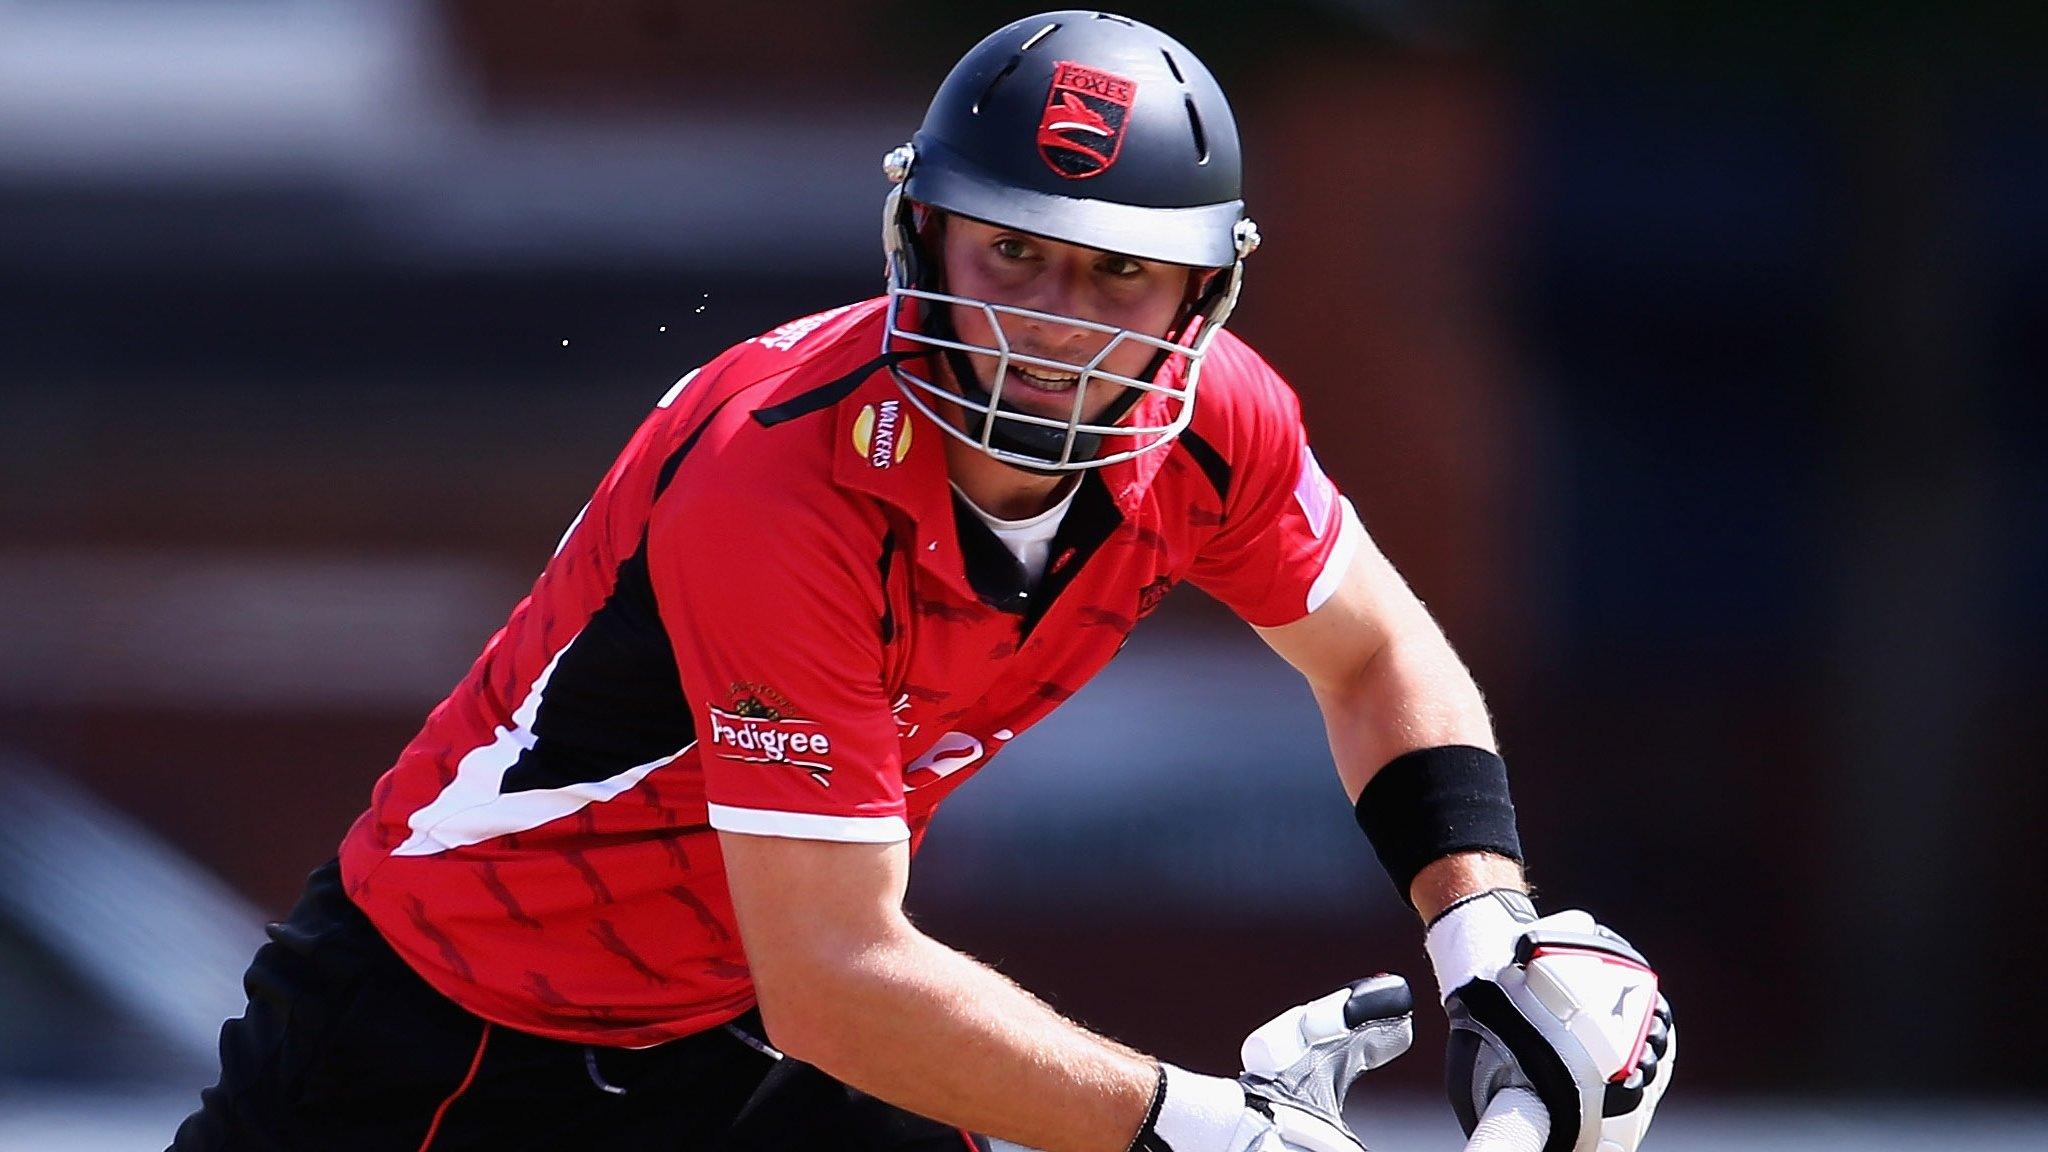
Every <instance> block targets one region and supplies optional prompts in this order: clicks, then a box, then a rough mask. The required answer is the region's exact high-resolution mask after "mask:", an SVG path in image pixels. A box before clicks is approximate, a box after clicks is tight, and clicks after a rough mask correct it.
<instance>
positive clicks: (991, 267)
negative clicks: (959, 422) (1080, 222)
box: [943, 216, 1195, 423]
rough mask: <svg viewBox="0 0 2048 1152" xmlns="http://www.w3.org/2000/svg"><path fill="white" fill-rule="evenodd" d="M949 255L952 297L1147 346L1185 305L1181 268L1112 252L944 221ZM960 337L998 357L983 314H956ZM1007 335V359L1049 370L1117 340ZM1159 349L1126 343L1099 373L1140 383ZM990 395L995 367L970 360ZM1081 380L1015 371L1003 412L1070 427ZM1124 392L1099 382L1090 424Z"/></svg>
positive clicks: (1041, 329) (1066, 333) (1011, 326)
mask: <svg viewBox="0 0 2048 1152" xmlns="http://www.w3.org/2000/svg"><path fill="white" fill-rule="evenodd" d="M944 226H945V243H944V245H943V249H944V253H945V258H944V264H945V270H946V290H947V291H948V292H950V293H952V294H953V295H956V296H965V297H969V298H971V299H975V300H986V301H988V302H989V303H991V304H1006V305H1009V306H1011V307H1015V308H1029V309H1031V310H1033V311H1036V312H1050V313H1053V314H1056V315H1060V316H1072V317H1075V318H1077V319H1081V320H1092V321H1094V322H1096V323H1098V324H1107V325H1110V326H1112V327H1116V328H1127V329H1129V330H1131V331H1133V332H1136V333H1138V334H1140V335H1145V336H1161V337H1163V336H1165V335H1166V334H1167V329H1168V328H1169V326H1171V325H1172V324H1173V322H1174V320H1175V319H1176V318H1177V317H1178V315H1179V313H1180V308H1181V304H1182V302H1183V301H1184V300H1185V299H1186V298H1187V291H1188V284H1189V276H1190V275H1191V274H1192V273H1193V272H1194V271H1195V270H1193V269H1190V268H1188V267H1186V266H1184V265H1180V264H1166V263H1161V262H1159V261H1154V260H1138V259H1134V258H1132V257H1129V256H1121V255H1118V254H1116V253H1114V252H1103V251H1100V250H1097V249H1094V248H1083V247H1081V246H1080V245H1078V244H1067V243H1063V242H1061V241H1058V240H1048V239H1046V238H1045V237H1043V236H1034V235H1032V234H1031V233H1029V232H1019V231H1017V230H1016V229H1014V228H999V227H997V226H995V225H993V224H983V223H981V222H980V221H978V220H969V219H967V218H965V217H961V216H952V217H948V218H947V219H946V220H945V225H944ZM951 308H952V316H953V328H954V331H956V332H957V333H958V334H959V336H960V339H961V341H962V342H963V343H967V344H978V345H983V346H986V347H995V346H997V345H998V344H1000V343H1001V341H998V340H997V339H996V336H995V333H993V332H991V331H990V330H989V318H988V315H987V314H986V313H984V312H983V311H982V310H980V309H979V308H972V307H967V306H964V305H959V304H955V305H951ZM1001 323H1002V325H1003V335H1004V336H1006V337H1007V338H1008V339H1009V343H1010V350H1011V351H1012V352H1015V353H1022V354H1024V355H1028V356H1038V357H1042V358H1044V359H1047V360H1059V361H1063V362H1066V363H1070V364H1077V365H1079V364H1086V363H1088V361H1089V360H1091V359H1093V358H1094V357H1095V355H1096V354H1097V353H1099V352H1101V351H1102V349H1103V347H1104V346H1105V345H1107V344H1108V343H1109V341H1110V339H1111V337H1110V335H1109V334H1108V333H1106V332H1097V331H1093V330H1091V329H1087V328H1077V327H1074V326H1073V325H1071V324H1058V323H1054V322H1052V321H1047V320H1036V319H1026V318H1024V317H1021V316H1009V315H1002V316H1001ZM1156 351H1157V350H1156V349H1154V348H1152V347H1150V346H1148V345H1145V344H1140V343H1137V342H1136V341H1131V340H1126V341H1124V342H1123V343H1121V344H1119V345H1118V346H1117V347H1116V349H1115V350H1114V351H1112V352H1111V353H1110V354H1109V357H1108V359H1106V360H1104V361H1103V362H1102V364H1101V367H1102V368H1103V369H1104V370H1106V371H1110V372H1115V373H1117V374H1119V375H1123V376H1137V375H1138V374H1140V373H1141V372H1143V371H1144V370H1145V366H1146V365H1147V364H1149V363H1151V361H1152V357H1153V355H1154V354H1155V353H1156ZM967 358H968V360H969V361H970V362H971V363H972V364H973V366H974V370H975V374H976V375H978V376H979V377H981V380H980V384H981V387H982V388H983V389H984V390H989V391H993V386H994V384H995V372H996V358H995V357H993V356H985V355H979V354H974V353H969V354H968V356H967ZM1078 382H1079V375H1078V373H1075V372H1059V371H1055V370H1052V369H1047V368H1039V367H1030V366H1025V365H1021V364H1018V363H1016V362H1015V361H1012V362H1011V364H1010V372H1009V378H1008V379H1007V380H1005V381H1004V382H1003V394H1002V404H1003V407H1005V408H1014V409H1017V410H1020V411H1025V412H1030V413H1032V414H1034V415H1041V416H1051V417H1056V418H1059V419H1065V418H1066V417H1067V415H1068V414H1069V413H1071V412H1072V411H1073V405H1074V388H1075V386H1076V385H1077V383H1078ZM1123 391H1124V389H1122V388H1121V387H1118V386H1116V385H1112V384H1108V383H1106V382H1103V381H1100V380H1093V379H1091V381H1090V382H1089V385H1088V396H1087V400H1086V402H1085V403H1084V405H1083V407H1082V409H1081V419H1082V421H1083V422H1084V423H1085V422H1093V421H1094V420H1095V419H1096V418H1097V417H1099V416H1100V415H1101V414H1102V413H1103V412H1104V411H1105V410H1106V409H1108V408H1109V406H1110V405H1111V404H1112V403H1113V402H1115V400H1116V398H1117V397H1118V396H1119V395H1121V394H1122V392H1123Z"/></svg>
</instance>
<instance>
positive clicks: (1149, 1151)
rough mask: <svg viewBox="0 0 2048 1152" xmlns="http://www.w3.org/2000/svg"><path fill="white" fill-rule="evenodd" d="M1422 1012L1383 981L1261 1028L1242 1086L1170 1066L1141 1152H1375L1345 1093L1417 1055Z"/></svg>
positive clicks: (1249, 1045) (1002, 1148) (1002, 1147)
mask: <svg viewBox="0 0 2048 1152" xmlns="http://www.w3.org/2000/svg"><path fill="white" fill-rule="evenodd" d="M1414 1009H1415V999H1414V997H1413V996H1412V995H1410V994H1409V992H1408V982H1407V981H1406V980H1403V979H1401V978H1400V977H1399V976H1373V977H1369V978H1367V979H1364V980H1359V981H1355V982H1353V983H1352V984H1350V985H1349V986H1347V987H1343V988H1339V989H1337V990H1336V991H1335V992H1332V993H1330V994H1329V995H1327V996H1323V997H1319V998H1318V999H1315V1000H1311V1001H1309V1002H1308V1003H1306V1004H1301V1005H1297V1006H1295V1007H1293V1008H1289V1009H1288V1010H1287V1011H1285V1012H1282V1013H1281V1014H1279V1015H1278V1016H1275V1017H1273V1018H1272V1019H1271V1020H1268V1021H1266V1023H1264V1024H1262V1025H1260V1026H1259V1028H1258V1029H1257V1030H1256V1031H1254V1032H1253V1033H1252V1034H1251V1035H1250V1036H1248V1037H1246V1038H1245V1042H1244V1046H1243V1048H1242V1050H1241V1053H1240V1054H1241V1055H1242V1056H1243V1058H1244V1074H1243V1075H1242V1076H1240V1077H1239V1078H1238V1079H1236V1080H1226V1079H1224V1078H1223V1077H1221V1076H1203V1075H1201V1074H1199V1073H1196V1072H1189V1071H1188V1070H1186V1069H1185V1068H1180V1067H1177V1066H1175V1065H1172V1064H1161V1065H1160V1066H1159V1075H1160V1081H1159V1089H1160V1091H1159V1094H1158V1097H1157V1098H1156V1099H1155V1100H1154V1102H1153V1107H1152V1115H1150V1116H1148V1117H1146V1118H1145V1125H1144V1127H1143V1128H1141V1129H1139V1131H1138V1135H1137V1138H1136V1139H1134V1140H1133V1141H1132V1142H1131V1152H1365V1145H1364V1144H1362V1143H1360V1142H1359V1139H1358V1137H1356V1136H1354V1135H1352V1134H1351V1130H1350V1129H1349V1128H1346V1127H1345V1126H1344V1120H1343V1117H1342V1115H1341V1113H1342V1112H1343V1108H1344V1096H1345V1094H1346V1093H1347V1092H1349V1091H1350V1090H1351V1085H1352V1083H1353V1082H1354V1081H1356V1080H1357V1079H1358V1078H1359V1077H1360V1076H1363V1075H1364V1074H1365V1073H1367V1072H1368V1071H1371V1070H1372V1069H1374V1068H1377V1067H1379V1066H1380V1065H1382V1064H1385V1063H1387V1062H1388V1061H1390V1060H1392V1059H1394V1058H1395V1057H1396V1056H1399V1055H1400V1054H1401V1053H1403V1052H1406V1051H1407V1050H1408V1046H1409V1045H1410V1044H1411V1043H1413V1042H1414V1039H1415V1030H1414ZM990 1144H991V1145H992V1146H993V1148H994V1150H995V1152H1030V1150H1029V1149H1026V1148H1022V1147H1020V1146H1018V1145H1015V1144H1011V1143H1009V1142H1007V1141H1003V1140H992V1141H990Z"/></svg>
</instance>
